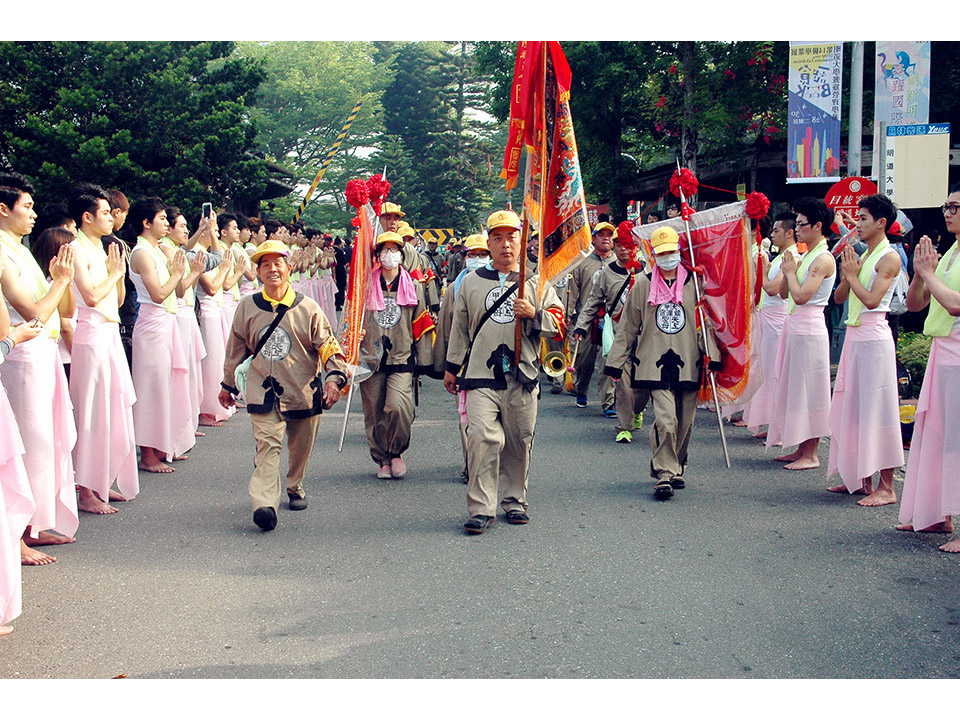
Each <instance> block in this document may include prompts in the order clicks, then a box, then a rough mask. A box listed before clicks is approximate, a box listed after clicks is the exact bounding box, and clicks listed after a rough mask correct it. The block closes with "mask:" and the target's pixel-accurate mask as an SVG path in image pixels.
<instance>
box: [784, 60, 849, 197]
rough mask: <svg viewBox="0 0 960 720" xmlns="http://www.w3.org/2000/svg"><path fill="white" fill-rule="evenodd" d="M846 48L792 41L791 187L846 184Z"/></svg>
mask: <svg viewBox="0 0 960 720" xmlns="http://www.w3.org/2000/svg"><path fill="white" fill-rule="evenodd" d="M842 75H843V44H842V43H838V42H837V43H833V42H819V43H812V42H794V41H790V72H789V104H788V116H789V123H788V124H787V182H788V183H801V182H836V181H837V180H839V179H840V99H841V90H842V84H843V83H842Z"/></svg>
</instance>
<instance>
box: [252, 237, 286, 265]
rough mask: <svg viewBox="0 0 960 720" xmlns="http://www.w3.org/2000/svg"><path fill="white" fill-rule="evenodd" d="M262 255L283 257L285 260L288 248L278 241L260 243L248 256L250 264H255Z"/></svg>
mask: <svg viewBox="0 0 960 720" xmlns="http://www.w3.org/2000/svg"><path fill="white" fill-rule="evenodd" d="M264 255H283V256H284V257H285V258H289V257H290V248H288V247H287V244H286V243H284V242H282V241H280V240H266V241H264V242H262V243H260V246H259V247H258V248H257V249H256V250H255V251H254V253H253V255H251V256H250V260H251V262H257V261H258V260H259V259H260V258H262V257H263V256H264Z"/></svg>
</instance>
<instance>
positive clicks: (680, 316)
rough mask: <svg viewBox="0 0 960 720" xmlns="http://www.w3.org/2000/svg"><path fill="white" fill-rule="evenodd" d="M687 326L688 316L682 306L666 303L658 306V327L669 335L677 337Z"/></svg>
mask: <svg viewBox="0 0 960 720" xmlns="http://www.w3.org/2000/svg"><path fill="white" fill-rule="evenodd" d="M686 324H687V314H686V313H685V312H684V311H683V306H682V305H677V303H675V302H666V303H663V305H659V306H657V327H658V328H659V329H660V331H661V332H665V333H666V334H667V335H676V334H677V333H678V332H680V331H681V330H683V328H684V327H686Z"/></svg>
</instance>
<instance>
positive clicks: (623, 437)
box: [617, 430, 633, 443]
mask: <svg viewBox="0 0 960 720" xmlns="http://www.w3.org/2000/svg"><path fill="white" fill-rule="evenodd" d="M617 442H618V443H628V442H633V433H632V432H630V431H629V430H621V431H620V432H618V433H617Z"/></svg>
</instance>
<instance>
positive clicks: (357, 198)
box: [345, 180, 370, 210]
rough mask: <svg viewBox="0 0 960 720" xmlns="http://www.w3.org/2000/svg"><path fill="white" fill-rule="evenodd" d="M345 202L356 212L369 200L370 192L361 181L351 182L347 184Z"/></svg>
mask: <svg viewBox="0 0 960 720" xmlns="http://www.w3.org/2000/svg"><path fill="white" fill-rule="evenodd" d="M345 195H346V196H347V202H348V203H350V204H351V205H352V206H353V207H355V208H357V209H358V210H359V209H360V208H361V207H363V206H364V205H366V203H367V201H369V200H370V190H369V189H368V188H367V184H366V183H365V182H364V181H363V180H351V181H350V182H348V183H347V190H346V193H345Z"/></svg>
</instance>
